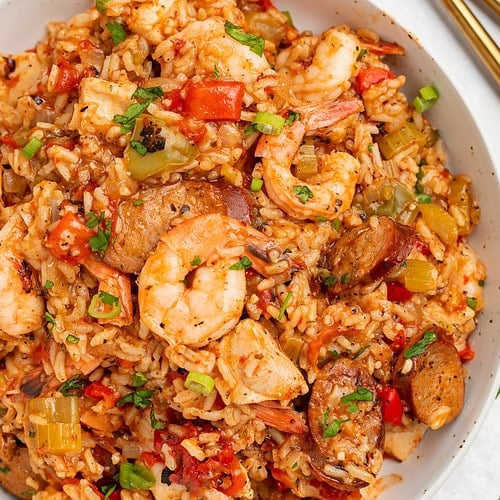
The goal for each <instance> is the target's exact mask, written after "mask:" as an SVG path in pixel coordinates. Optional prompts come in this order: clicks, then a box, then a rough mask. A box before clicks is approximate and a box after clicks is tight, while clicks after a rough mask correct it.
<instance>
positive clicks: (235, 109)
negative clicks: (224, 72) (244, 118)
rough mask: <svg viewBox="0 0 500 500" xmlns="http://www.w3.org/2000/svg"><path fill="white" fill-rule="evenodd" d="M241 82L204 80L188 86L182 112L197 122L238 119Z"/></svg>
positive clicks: (241, 96) (242, 87) (240, 103)
mask: <svg viewBox="0 0 500 500" xmlns="http://www.w3.org/2000/svg"><path fill="white" fill-rule="evenodd" d="M244 91H245V86H244V84H243V82H235V81H228V80H205V81H201V82H196V83H192V84H190V85H188V87H187V90H186V98H185V99H184V106H183V108H184V109H183V111H184V113H185V115H186V116H188V117H190V118H195V119H197V120H228V121H237V120H239V119H240V115H241V107H242V104H243V93H244Z"/></svg>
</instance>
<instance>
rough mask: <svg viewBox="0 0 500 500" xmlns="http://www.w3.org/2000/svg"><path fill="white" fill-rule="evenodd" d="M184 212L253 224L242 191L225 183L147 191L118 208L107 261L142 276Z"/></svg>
mask: <svg viewBox="0 0 500 500" xmlns="http://www.w3.org/2000/svg"><path fill="white" fill-rule="evenodd" d="M184 212H189V214H190V216H193V217H194V216H195V215H199V214H202V213H210V212H217V213H222V214H224V215H229V216H231V217H233V218H237V219H240V220H243V221H244V222H250V212H251V208H250V202H249V196H248V195H247V194H246V193H245V192H244V191H243V190H242V189H239V188H236V187H234V186H232V185H229V184H228V183H224V182H218V183H209V182H203V181H183V182H181V183H179V184H176V185H172V186H152V187H149V188H146V189H143V190H141V191H139V192H138V193H136V194H135V195H134V196H133V197H132V198H131V199H130V200H127V201H124V202H122V203H120V205H119V206H118V209H117V220H116V224H115V234H114V235H113V236H112V238H111V241H110V245H109V247H108V249H107V250H106V254H105V255H104V261H105V262H106V263H107V264H109V265H110V266H112V267H114V268H116V269H120V270H121V271H124V272H126V273H136V274H137V273H139V272H140V270H141V269H142V266H143V265H144V262H145V261H146V258H147V257H148V255H149V253H150V252H151V251H153V250H154V249H155V248H156V245H157V244H158V241H159V239H160V236H161V235H162V234H163V233H164V232H165V231H167V230H168V229H169V228H170V226H171V224H172V222H173V220H174V218H175V217H177V216H179V215H181V214H182V213H184Z"/></svg>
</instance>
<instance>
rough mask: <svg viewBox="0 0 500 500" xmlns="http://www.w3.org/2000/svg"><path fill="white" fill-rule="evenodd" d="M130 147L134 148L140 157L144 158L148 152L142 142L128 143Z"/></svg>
mask: <svg viewBox="0 0 500 500" xmlns="http://www.w3.org/2000/svg"><path fill="white" fill-rule="evenodd" d="M130 146H131V147H132V148H134V149H135V150H136V151H137V152H138V153H139V154H140V155H141V156H145V155H146V153H147V152H148V148H147V147H146V146H144V144H143V143H142V142H139V141H130Z"/></svg>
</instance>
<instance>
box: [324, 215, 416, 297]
mask: <svg viewBox="0 0 500 500" xmlns="http://www.w3.org/2000/svg"><path fill="white" fill-rule="evenodd" d="M373 220H374V219H371V220H370V221H367V222H365V223H363V224H361V225H360V226H358V227H355V228H353V229H350V230H348V231H347V232H346V233H344V234H343V235H342V236H341V237H340V238H339V239H338V240H336V241H335V242H334V243H333V245H332V246H331V247H330V248H328V249H327V250H326V252H325V254H324V255H323V259H322V265H323V266H324V267H326V268H327V269H328V270H329V271H331V273H332V274H333V275H334V276H335V277H336V278H337V281H336V283H335V284H334V285H332V286H331V287H330V288H329V291H331V292H333V293H340V292H343V291H346V290H349V289H350V288H352V287H354V286H355V285H358V284H367V283H371V282H373V281H377V280H380V279H382V278H384V277H385V276H386V275H387V274H388V273H389V272H390V271H391V270H392V269H394V268H395V267H396V266H398V265H399V264H401V263H402V262H403V260H404V259H406V257H408V254H409V253H410V251H411V249H412V247H413V244H414V241H415V239H414V236H413V232H412V231H411V230H410V229H409V228H408V227H406V226H403V225H401V224H398V223H397V222H395V221H394V220H393V219H391V218H390V217H386V216H383V217H378V218H377V219H376V221H377V223H376V224H373Z"/></svg>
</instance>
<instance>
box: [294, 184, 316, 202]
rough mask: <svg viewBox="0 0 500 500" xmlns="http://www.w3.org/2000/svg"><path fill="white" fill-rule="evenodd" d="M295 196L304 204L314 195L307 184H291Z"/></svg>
mask: <svg viewBox="0 0 500 500" xmlns="http://www.w3.org/2000/svg"><path fill="white" fill-rule="evenodd" d="M292 191H293V193H294V194H295V196H296V197H297V198H298V199H299V200H300V201H301V203H304V204H306V203H307V202H308V200H310V199H311V198H313V197H314V194H313V192H312V191H311V190H310V189H309V187H308V186H293V189H292Z"/></svg>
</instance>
